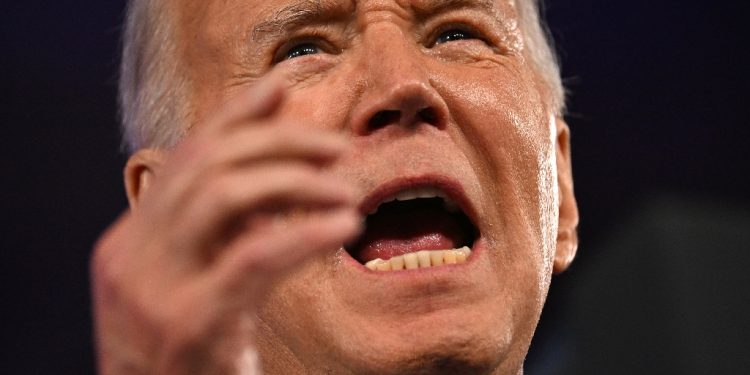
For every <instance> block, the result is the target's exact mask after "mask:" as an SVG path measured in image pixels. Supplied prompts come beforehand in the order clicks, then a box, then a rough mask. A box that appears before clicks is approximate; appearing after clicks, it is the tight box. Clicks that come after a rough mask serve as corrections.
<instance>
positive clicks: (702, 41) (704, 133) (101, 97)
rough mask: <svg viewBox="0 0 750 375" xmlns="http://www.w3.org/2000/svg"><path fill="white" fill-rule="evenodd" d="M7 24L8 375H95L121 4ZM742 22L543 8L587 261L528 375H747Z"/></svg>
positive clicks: (0, 95) (546, 323) (2, 78)
mask: <svg viewBox="0 0 750 375" xmlns="http://www.w3.org/2000/svg"><path fill="white" fill-rule="evenodd" d="M2 8H3V10H2V12H0V140H2V147H1V148H0V165H1V166H2V169H0V171H1V172H2V180H1V181H2V211H3V212H2V213H3V215H2V217H3V219H2V220H3V222H2V236H0V237H1V238H0V245H1V246H2V254H3V255H2V259H3V260H2V262H0V263H1V264H2V269H0V271H1V272H2V275H3V279H2V291H3V294H2V303H3V308H2V324H3V339H4V342H5V345H4V346H5V348H4V350H3V351H2V353H3V360H2V364H0V372H2V373H8V374H15V373H18V374H53V373H54V374H85V373H90V372H92V371H93V370H92V368H93V354H92V353H93V349H92V343H91V327H90V309H89V303H90V301H89V284H88V258H89V253H90V249H91V247H92V244H93V242H94V241H95V240H96V238H97V236H98V234H99V233H100V232H101V231H102V230H103V229H104V228H105V227H106V226H107V225H108V224H109V223H110V222H111V221H112V220H113V219H114V218H115V217H116V216H117V215H118V213H119V212H120V211H121V210H122V209H124V207H125V205H126V202H125V199H124V193H123V189H122V183H121V168H122V165H123V162H124V156H123V155H122V154H121V153H120V152H119V137H118V133H119V131H118V128H117V121H118V120H117V110H116V105H115V103H116V101H115V94H116V80H117V64H118V59H119V57H118V53H119V51H118V45H119V33H120V26H119V25H120V23H121V20H122V12H123V2H122V1H106V2H105V1H59V2H58V1H55V2H52V1H39V0H28V1H24V2H20V1H19V2H10V3H8V4H4V6H3V7H2ZM747 16H748V12H746V11H745V10H744V9H743V6H742V2H741V1H731V0H730V1H723V2H709V1H653V0H652V1H645V0H633V1H601V0H571V1H548V6H547V18H548V19H549V22H550V29H551V31H552V34H553V35H554V37H555V38H556V40H557V45H558V50H559V52H560V56H561V60H562V66H563V75H564V78H565V82H566V84H567V87H568V88H569V90H570V92H571V94H570V99H569V107H570V115H569V116H568V120H569V122H570V125H571V127H572V131H573V138H572V140H573V154H574V169H575V180H576V192H577V196H578V199H579V206H580V209H581V215H582V223H581V230H580V236H581V247H580V254H579V258H578V259H577V261H576V263H575V264H574V266H573V268H572V269H571V270H570V271H569V272H567V273H566V274H564V275H562V276H560V277H557V278H556V279H555V280H553V282H554V285H553V288H552V291H551V296H550V303H549V304H548V306H547V307H546V309H545V312H544V315H543V317H542V323H541V327H540V332H539V334H538V335H537V337H536V338H535V341H534V344H533V346H532V352H531V354H530V357H529V361H528V365H527V371H528V373H529V374H531V375H535V374H603V373H607V374H619V373H622V374H632V373H676V374H706V373H739V372H742V371H743V370H746V369H747V368H750V361H749V360H748V357H750V356H748V355H747V353H746V352H747V350H746V342H747V339H748V338H749V337H748V328H749V327H748V323H747V317H746V315H747V313H748V312H750V311H749V310H750V309H748V305H749V304H750V293H748V292H747V285H748V282H750V278H748V276H747V275H746V274H747V270H748V269H750V256H749V255H748V254H749V253H750V245H748V241H750V238H749V236H748V233H750V199H748V194H747V193H748V191H750V189H749V188H750V178H749V177H748V174H749V172H750V167H749V165H748V164H750V163H749V161H750V157H748V142H749V140H750V130H749V127H748V125H747V123H746V121H747V118H748V114H750V111H748V104H746V101H747V98H748V95H747V88H748V85H747V83H748V80H747V78H748V74H747V69H748V68H747V66H748V63H749V62H750V61H749V59H748V52H747V48H748V45H750V44H748V40H747V39H746V38H743V37H741V35H742V34H744V33H745V32H744V31H745V30H744V28H745V27H746V25H747V22H746V21H745V19H746V18H747Z"/></svg>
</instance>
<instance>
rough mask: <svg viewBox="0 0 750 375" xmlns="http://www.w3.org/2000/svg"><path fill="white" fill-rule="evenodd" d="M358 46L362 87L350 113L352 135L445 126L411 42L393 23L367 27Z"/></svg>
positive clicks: (445, 113) (444, 113)
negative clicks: (391, 128)
mask: <svg viewBox="0 0 750 375" xmlns="http://www.w3.org/2000/svg"><path fill="white" fill-rule="evenodd" d="M363 49H364V53H363V54H362V57H363V61H362V62H361V65H360V67H361V71H362V72H364V79H365V85H364V86H365V89H364V92H363V93H362V95H361V98H360V101H359V102H358V103H357V104H356V105H355V108H354V110H353V113H352V127H353V129H354V132H355V133H356V134H360V135H367V134H371V133H373V132H376V131H378V130H381V129H384V128H388V127H391V126H394V127H401V128H406V129H415V128H417V127H419V126H424V125H427V126H434V127H436V128H438V129H443V128H445V124H446V122H447V116H448V110H447V105H446V104H445V101H444V100H443V98H442V97H441V96H440V94H439V93H438V92H437V91H436V90H435V87H433V85H432V84H431V81H430V76H429V71H428V68H427V67H425V64H424V63H425V62H424V61H423V60H422V59H423V57H424V55H423V53H422V52H421V51H420V50H419V46H418V45H417V44H416V43H414V42H410V41H409V40H408V39H407V38H406V37H405V36H404V34H403V33H402V32H401V31H400V30H399V29H396V28H395V27H390V28H389V27H380V28H372V29H370V30H367V31H366V33H365V34H364V39H363Z"/></svg>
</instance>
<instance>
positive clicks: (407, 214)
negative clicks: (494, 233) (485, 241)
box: [345, 186, 478, 271]
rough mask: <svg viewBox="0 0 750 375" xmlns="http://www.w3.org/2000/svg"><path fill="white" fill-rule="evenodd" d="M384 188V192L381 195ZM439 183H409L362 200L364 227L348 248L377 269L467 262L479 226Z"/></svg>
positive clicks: (404, 268)
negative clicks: (436, 184)
mask: <svg viewBox="0 0 750 375" xmlns="http://www.w3.org/2000/svg"><path fill="white" fill-rule="evenodd" d="M382 195H383V194H381V196H382ZM451 195H455V194H451V192H450V191H446V190H444V189H441V188H439V187H435V186H421V187H410V188H406V189H402V190H397V191H396V192H394V193H390V194H385V197H384V198H383V199H373V200H371V203H369V204H365V205H364V206H363V212H369V214H368V215H367V217H366V222H365V231H364V233H362V235H361V236H360V237H359V238H358V239H357V240H356V242H354V243H353V244H351V245H348V246H346V247H345V248H346V250H347V252H348V253H349V254H350V255H351V256H352V258H354V259H356V260H357V261H358V262H360V263H361V264H363V265H365V267H367V268H369V269H371V270H374V271H400V270H411V269H418V268H428V267H439V266H445V265H450V264H460V263H464V262H466V261H467V260H468V258H469V257H470V256H471V247H472V246H473V244H474V241H475V240H476V238H477V237H478V230H477V228H476V226H475V225H474V223H473V222H472V221H471V219H470V218H469V216H468V215H467V214H466V213H465V211H464V209H462V205H461V204H459V203H457V200H455V199H454V198H455V197H451Z"/></svg>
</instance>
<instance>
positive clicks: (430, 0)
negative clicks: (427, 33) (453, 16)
mask: <svg viewBox="0 0 750 375" xmlns="http://www.w3.org/2000/svg"><path fill="white" fill-rule="evenodd" d="M496 5H497V4H496V1H495V0H427V1H416V2H415V4H414V5H412V8H413V9H414V13H416V15H417V16H418V17H420V18H423V17H427V16H430V15H433V14H437V13H444V12H446V11H449V10H454V9H464V8H470V9H471V8H473V9H479V10H481V11H484V12H486V13H490V14H493V15H495V14H501V13H500V9H499V8H498V7H497V6H496Z"/></svg>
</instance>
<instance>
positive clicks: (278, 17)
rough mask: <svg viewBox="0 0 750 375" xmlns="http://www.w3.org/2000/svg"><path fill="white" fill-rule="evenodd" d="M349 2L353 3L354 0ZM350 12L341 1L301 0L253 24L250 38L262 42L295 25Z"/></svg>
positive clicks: (330, 18) (324, 19)
mask: <svg viewBox="0 0 750 375" xmlns="http://www.w3.org/2000/svg"><path fill="white" fill-rule="evenodd" d="M349 3H350V4H351V5H354V0H352V1H350V2H349ZM350 13H351V10H350V9H348V7H347V6H346V5H345V4H344V3H342V2H341V1H335V0H334V1H331V0H302V1H299V2H296V3H294V4H291V5H287V6H285V7H283V8H281V9H279V10H277V11H275V12H274V13H273V15H271V16H270V17H268V19H267V20H265V21H262V22H260V23H258V24H257V25H255V27H253V30H252V40H253V41H254V42H260V43H262V42H264V41H265V40H267V39H268V38H271V37H274V36H278V35H280V34H283V33H284V32H286V31H288V30H290V29H293V28H295V27H299V26H303V25H309V24H320V23H324V22H326V21H330V20H332V19H336V18H341V17H344V16H346V15H348V14H350Z"/></svg>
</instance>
